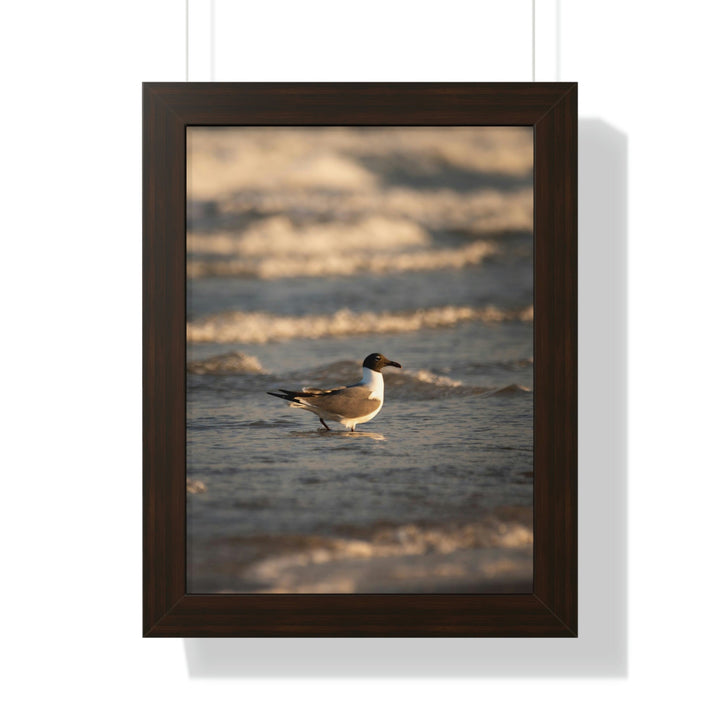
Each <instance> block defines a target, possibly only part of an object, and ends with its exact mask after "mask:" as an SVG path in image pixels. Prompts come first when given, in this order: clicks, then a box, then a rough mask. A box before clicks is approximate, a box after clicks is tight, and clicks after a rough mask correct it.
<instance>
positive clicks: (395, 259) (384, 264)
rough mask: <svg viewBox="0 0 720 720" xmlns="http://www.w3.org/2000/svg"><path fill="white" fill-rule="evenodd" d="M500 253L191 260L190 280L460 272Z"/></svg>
mask: <svg viewBox="0 0 720 720" xmlns="http://www.w3.org/2000/svg"><path fill="white" fill-rule="evenodd" d="M497 252H498V247H497V245H496V244H495V243H492V242H488V241H485V240H478V241H477V242H473V243H470V244H469V245H465V246H463V247H461V248H453V249H436V250H433V249H425V250H412V251H408V252H397V251H395V252H368V251H366V250H364V251H353V250H352V249H350V250H347V251H346V250H344V249H343V247H342V246H341V245H337V246H335V247H334V248H333V249H332V250H329V251H328V252H326V253H325V254H320V253H319V252H311V253H307V254H301V253H299V252H295V253H288V254H282V253H278V254H277V255H271V256H269V257H248V258H244V259H227V260H221V261H212V260H189V261H188V263H187V272H188V276H189V277H222V276H239V277H257V278H263V279H273V278H285V277H325V276H330V275H356V274H359V273H370V274H382V275H385V274H391V273H403V272H423V271H430V270H443V269H460V268H463V267H467V266H469V265H478V264H480V263H482V261H483V260H484V259H485V258H487V257H489V256H491V255H495V254H497Z"/></svg>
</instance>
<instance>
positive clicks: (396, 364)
mask: <svg viewBox="0 0 720 720" xmlns="http://www.w3.org/2000/svg"><path fill="white" fill-rule="evenodd" d="M385 364H386V365H392V366H393V367H399V368H401V367H402V365H401V364H400V363H398V362H395V361H394V360H388V361H387V362H386V363H385Z"/></svg>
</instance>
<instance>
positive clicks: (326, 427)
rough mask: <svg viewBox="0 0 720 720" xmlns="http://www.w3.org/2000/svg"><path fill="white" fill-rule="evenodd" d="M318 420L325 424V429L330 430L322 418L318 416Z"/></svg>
mask: <svg viewBox="0 0 720 720" xmlns="http://www.w3.org/2000/svg"><path fill="white" fill-rule="evenodd" d="M320 422H321V423H322V424H323V425H325V429H326V430H330V428H329V427H328V426H327V424H326V423H325V421H324V420H323V419H322V418H320Z"/></svg>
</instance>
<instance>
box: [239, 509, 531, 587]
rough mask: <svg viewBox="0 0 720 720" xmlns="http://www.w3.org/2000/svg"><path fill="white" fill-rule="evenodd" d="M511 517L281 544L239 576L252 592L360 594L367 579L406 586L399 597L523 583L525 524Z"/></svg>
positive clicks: (523, 515)
mask: <svg viewBox="0 0 720 720" xmlns="http://www.w3.org/2000/svg"><path fill="white" fill-rule="evenodd" d="M515 510H516V511H515V512H513V509H508V511H509V512H507V513H505V512H503V510H501V511H500V512H499V513H498V514H497V515H492V516H489V517H486V518H484V519H482V520H480V521H478V522H473V523H464V524H457V525H454V526H450V527H437V526H436V527H428V526H423V525H419V524H406V525H401V526H394V527H380V528H376V529H374V530H372V531H371V533H370V535H369V536H367V537H362V536H360V537H358V534H357V533H353V535H354V536H353V537H324V536H299V537H293V538H291V539H290V538H287V537H284V538H282V540H281V547H278V548H277V550H276V552H274V553H272V554H270V556H269V557H266V558H265V559H262V560H259V561H257V562H254V563H252V564H251V565H250V566H249V567H247V568H246V569H245V571H244V572H243V576H244V578H245V580H246V581H249V582H251V583H254V584H256V585H257V586H258V589H259V590H260V591H265V592H278V593H285V592H307V593H317V592H338V593H343V592H362V591H363V586H364V584H365V583H366V582H367V581H368V578H369V577H372V581H373V583H374V584H375V585H377V584H378V582H379V581H380V583H381V584H382V582H386V583H388V585H393V586H397V583H398V581H400V582H402V583H406V584H407V590H410V589H412V585H413V582H418V581H420V582H421V583H422V584H424V585H425V586H427V585H428V583H433V584H437V586H438V589H440V588H442V587H443V586H445V587H447V586H453V585H455V586H457V585H459V586H462V585H463V584H464V583H465V582H466V578H467V577H474V578H475V581H474V582H475V584H476V585H493V584H496V585H498V584H499V585H502V584H510V585H512V584H516V583H522V582H528V579H529V578H530V577H531V574H532V545H533V530H532V519H531V518H530V517H529V512H527V511H521V509H515ZM503 515H507V516H508V517H503ZM288 540H292V542H291V543H288ZM267 541H268V543H269V544H270V543H272V540H271V539H270V538H268V539H267ZM289 548H292V549H291V550H289ZM268 549H269V548H268ZM278 551H279V552H278ZM468 590H469V589H468ZM468 590H465V591H468ZM528 590H529V588H528ZM460 591H461V592H462V589H461V590H460Z"/></svg>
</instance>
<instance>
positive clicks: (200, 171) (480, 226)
mask: <svg viewBox="0 0 720 720" xmlns="http://www.w3.org/2000/svg"><path fill="white" fill-rule="evenodd" d="M192 132H193V133H195V134H194V136H192V137H191V138H190V139H189V170H190V172H189V195H190V205H189V215H188V217H189V234H188V263H189V279H188V308H187V310H188V375H187V389H188V393H187V448H188V455H187V475H188V482H189V485H188V488H189V491H188V495H187V498H188V504H187V520H188V532H187V540H188V544H187V551H188V577H187V585H188V591H189V592H440V591H449V592H492V591H514V592H527V591H529V590H530V589H531V578H532V483H533V459H532V458H533V456H532V452H533V433H532V418H533V392H532V388H533V362H532V357H533V349H532V236H531V231H530V229H529V228H528V227H527V222H528V220H527V218H528V216H529V217H530V218H531V217H532V204H531V179H530V177H531V176H530V174H529V173H530V172H531V168H532V139H531V135H530V134H529V131H525V130H522V129H519V132H512V131H508V129H503V130H501V131H498V132H496V133H495V134H493V133H492V132H490V131H487V130H486V129H477V130H472V131H465V132H463V133H452V131H451V130H447V129H445V130H443V129H438V130H429V129H422V130H421V131H412V130H408V131H407V132H406V133H402V132H400V131H397V130H372V131H371V130H360V131H353V130H352V129H342V130H341V131H337V130H334V131H333V130H327V129H318V130H317V131H315V132H309V131H306V130H304V131H297V134H296V135H293V133H292V131H291V130H284V131H282V133H281V137H280V139H279V140H278V141H277V142H273V134H272V133H273V132H274V131H271V130H266V131H262V130H257V129H255V130H249V131H247V133H246V134H243V133H242V132H239V131H238V130H232V131H230V132H226V133H223V131H221V130H211V131H207V130H202V129H194V130H193V131H192ZM448 132H451V133H452V138H451V139H450V140H448V137H449V136H448ZM413 133H414V134H413ZM463 151H464V152H463ZM283 157H284V158H285V160H284V161H283ZM238 158H245V159H246V161H247V162H249V163H250V164H251V165H252V163H257V164H258V165H262V164H263V163H262V162H261V161H262V160H263V158H264V160H265V167H266V168H270V170H268V172H266V173H261V174H260V175H258V177H262V178H264V179H261V180H254V179H253V176H252V174H250V173H247V172H245V171H242V172H239V173H238V174H234V173H232V172H230V171H229V170H228V168H227V167H226V166H227V165H228V164H230V165H232V164H233V163H240V164H241V165H242V162H241V161H240V160H238ZM283 163H284V164H283ZM486 166H487V168H490V169H491V170H492V172H490V169H488V170H485V169H484V168H485V167H486ZM503 167H504V168H505V170H503ZM303 168H304V171H303ZM332 168H334V170H333V171H332V172H331V170H332ZM210 172H212V173H213V179H212V180H206V179H205V173H210ZM273 173H274V176H273V177H275V180H274V182H273V183H270V184H268V181H267V175H268V174H270V175H273ZM253 183H255V184H253ZM464 199H465V200H466V202H463V200H464ZM528 206H529V207H528ZM488 228H492V230H491V231H488ZM480 247H482V248H483V249H482V251H479V250H478V248H480ZM371 352H382V353H383V354H384V355H386V356H387V357H389V358H391V359H393V360H397V361H398V362H400V363H402V365H403V368H402V370H395V369H394V368H388V369H386V370H385V372H384V375H385V404H384V406H383V408H382V410H381V412H380V413H379V414H378V415H377V416H376V417H375V418H374V419H373V420H372V421H370V422H369V423H367V424H364V425H361V426H358V431H357V432H354V433H349V432H345V431H344V429H343V428H342V426H340V425H337V424H332V423H331V426H332V427H333V431H332V432H327V431H325V430H324V429H323V428H322V426H321V425H320V423H319V421H318V419H317V418H316V416H315V415H313V414H312V413H309V412H306V411H302V410H298V409H292V408H289V407H288V406H287V404H286V403H284V402H283V401H282V400H280V399H278V398H275V397H271V396H269V395H267V394H266V393H267V391H268V390H271V391H272V390H275V389H277V388H278V387H284V388H291V389H292V388H300V387H303V386H309V385H312V386H316V387H317V386H319V387H334V386H337V385H343V384H348V383H352V382H357V380H358V379H359V378H360V375H361V361H362V358H364V357H365V356H366V355H368V354H370V353H371Z"/></svg>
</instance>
